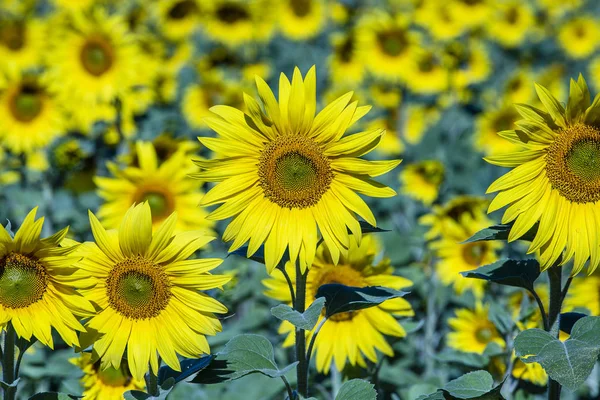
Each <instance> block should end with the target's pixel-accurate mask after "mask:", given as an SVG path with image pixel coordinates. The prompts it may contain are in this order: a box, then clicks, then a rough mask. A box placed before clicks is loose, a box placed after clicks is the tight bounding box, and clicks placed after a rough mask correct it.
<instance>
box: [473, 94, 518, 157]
mask: <svg viewBox="0 0 600 400" xmlns="http://www.w3.org/2000/svg"><path fill="white" fill-rule="evenodd" d="M518 119H519V113H517V110H515V108H514V106H513V105H512V104H501V105H499V106H495V107H490V108H489V109H488V110H486V111H484V112H483V113H481V114H479V115H478V116H477V119H476V124H475V135H474V138H473V139H474V147H475V149H476V150H478V151H481V152H482V153H484V154H485V155H496V154H499V153H507V152H510V151H514V150H517V149H519V146H518V145H516V144H514V143H511V142H509V141H507V140H504V139H503V138H502V137H501V136H498V132H502V131H507V130H511V129H515V128H516V125H515V122H517V120H518Z"/></svg>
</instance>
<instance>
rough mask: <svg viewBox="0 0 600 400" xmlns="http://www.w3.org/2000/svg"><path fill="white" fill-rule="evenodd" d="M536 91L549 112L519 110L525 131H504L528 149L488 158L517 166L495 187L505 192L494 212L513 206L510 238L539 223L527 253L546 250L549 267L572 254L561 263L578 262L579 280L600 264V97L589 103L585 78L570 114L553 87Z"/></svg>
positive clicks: (544, 262)
mask: <svg viewBox="0 0 600 400" xmlns="http://www.w3.org/2000/svg"><path fill="white" fill-rule="evenodd" d="M536 89H537V92H538V96H539V97H540V100H541V102H542V103H543V104H544V108H545V109H546V110H545V111H543V110H539V109H537V108H534V107H531V106H527V105H520V106H518V108H517V110H518V111H519V113H520V114H521V115H522V116H523V118H524V119H523V120H521V121H519V122H518V123H517V126H518V127H519V130H516V131H504V132H502V133H501V135H502V136H503V137H505V138H506V139H508V140H510V141H512V142H514V143H517V144H520V145H521V146H522V148H523V150H521V151H515V152H512V153H507V154H502V155H497V156H490V157H487V158H486V160H487V161H488V162H490V163H491V164H494V165H499V166H502V167H512V168H514V169H513V170H512V171H510V172H508V173H507V174H506V175H504V176H502V177H501V178H499V179H498V180H496V181H495V182H494V183H492V185H491V186H490V187H489V188H488V193H492V192H499V193H498V194H497V195H496V198H495V199H494V200H493V201H492V203H491V204H490V207H489V210H488V211H489V212H492V211H495V210H498V209H500V208H502V207H504V206H507V205H508V206H509V207H508V208H507V209H506V211H505V213H504V216H503V218H502V222H503V223H508V222H511V221H514V225H513V227H512V229H511V231H510V234H509V237H508V240H509V241H514V240H516V239H518V238H519V237H521V236H523V235H524V234H525V233H526V232H527V231H529V229H531V228H532V227H533V226H534V225H535V224H536V223H538V222H539V228H538V230H537V233H536V235H535V239H534V240H533V241H532V242H531V245H530V247H529V250H528V253H533V252H536V251H537V252H539V254H540V257H539V258H540V264H541V266H542V269H543V270H545V269H547V268H549V267H550V266H551V265H553V264H554V263H555V262H556V261H557V260H558V259H559V258H560V257H561V254H563V250H565V249H566V252H565V254H564V255H563V257H562V260H561V262H560V264H561V265H563V264H565V263H566V262H568V261H569V260H571V259H573V258H574V259H575V263H574V266H573V271H572V274H573V275H575V274H577V273H578V272H579V271H581V270H582V269H583V266H584V265H585V264H586V262H587V261H588V260H590V262H589V268H588V273H592V272H593V271H594V270H595V269H596V267H597V266H598V264H600V251H599V249H598V245H597V240H596V237H597V235H600V233H599V232H598V228H597V227H598V224H597V222H598V221H600V220H599V219H598V218H600V209H599V208H598V205H597V204H598V203H597V201H599V200H600V186H599V185H600V167H599V166H598V162H597V160H598V159H600V130H599V128H600V117H597V115H598V113H599V111H600V97H596V99H595V100H594V103H593V104H591V105H590V93H589V90H588V87H587V84H586V83H585V80H584V79H583V77H582V76H580V77H579V79H578V81H577V82H575V81H574V80H571V92H570V96H569V100H568V103H567V109H566V110H565V108H564V107H563V106H562V105H561V104H560V103H559V102H558V100H556V99H555V98H554V97H553V96H552V95H551V94H550V92H549V91H548V90H547V89H545V88H544V87H542V86H539V85H536Z"/></svg>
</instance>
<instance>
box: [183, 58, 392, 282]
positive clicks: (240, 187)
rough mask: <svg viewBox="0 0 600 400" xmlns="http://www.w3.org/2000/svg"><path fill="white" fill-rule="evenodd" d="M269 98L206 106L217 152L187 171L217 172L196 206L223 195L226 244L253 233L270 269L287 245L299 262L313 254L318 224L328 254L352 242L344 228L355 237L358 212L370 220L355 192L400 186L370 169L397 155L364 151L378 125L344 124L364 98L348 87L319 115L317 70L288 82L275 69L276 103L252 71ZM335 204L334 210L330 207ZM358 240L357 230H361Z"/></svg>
mask: <svg viewBox="0 0 600 400" xmlns="http://www.w3.org/2000/svg"><path fill="white" fill-rule="evenodd" d="M256 84H257V86H258V93H259V96H260V98H261V100H262V103H263V105H264V107H265V111H266V113H265V112H263V110H262V108H261V106H260V104H259V103H258V102H257V101H256V100H254V99H253V98H252V97H250V96H248V95H244V101H245V103H246V106H247V108H248V113H247V114H245V113H243V112H242V111H239V110H237V109H234V108H232V107H227V106H216V107H213V108H212V109H211V111H212V112H213V113H214V114H215V115H214V116H212V117H207V118H206V123H207V124H208V126H209V127H210V128H211V129H213V130H215V131H216V132H217V133H218V134H219V137H217V138H209V137H201V138H200V142H201V143H202V144H203V145H205V146H206V147H207V148H209V149H211V150H213V151H214V152H215V153H216V157H215V159H213V160H207V161H203V160H199V161H196V164H197V165H198V166H199V167H200V168H201V172H199V173H197V174H194V175H193V176H194V177H196V178H198V179H202V180H205V181H209V182H211V181H212V182H220V183H218V184H217V185H216V186H215V187H214V188H212V189H211V190H210V191H209V192H208V193H207V194H206V195H205V196H204V197H203V199H202V202H201V205H202V206H212V205H215V204H220V203H224V204H223V205H221V206H220V207H219V208H217V209H216V210H214V211H213V212H212V213H211V214H209V216H208V218H209V219H214V220H220V219H225V218H231V217H233V220H232V221H231V222H230V223H229V225H228V226H227V229H225V232H224V233H223V240H224V241H226V242H229V241H231V240H233V241H234V242H233V244H232V245H231V247H230V251H234V250H236V249H238V248H240V247H241V246H242V245H243V244H244V243H246V242H248V241H249V246H248V252H247V254H248V256H251V255H252V254H254V253H255V252H256V251H257V250H258V248H259V247H260V245H261V244H262V243H264V244H265V246H264V249H265V262H266V267H267V271H268V272H269V273H270V272H271V271H273V269H274V268H275V266H276V265H277V263H278V262H279V260H281V258H282V256H283V254H284V253H285V251H286V249H288V253H289V257H290V259H291V262H292V263H296V260H297V259H298V260H299V265H300V268H301V270H302V271H304V270H306V268H307V267H308V266H310V265H311V264H312V261H313V259H314V254H315V251H316V247H317V240H318V235H317V227H318V230H319V232H320V234H321V236H322V238H323V240H324V241H325V243H326V244H327V246H328V248H329V250H330V252H331V254H332V257H333V260H334V262H337V261H338V260H339V258H340V253H341V254H342V255H345V254H346V253H347V251H348V248H349V246H350V237H349V234H348V229H350V231H351V232H352V233H353V234H354V235H356V236H357V237H358V238H360V236H361V228H360V225H359V223H358V220H357V215H359V216H360V217H362V218H363V219H364V220H365V221H367V222H368V223H369V224H371V225H376V221H375V218H374V216H373V213H372V212H371V210H370V209H369V207H368V206H367V205H366V203H365V202H364V201H363V200H362V199H361V198H360V197H359V196H358V195H357V194H356V192H358V193H361V194H364V195H367V196H372V197H391V196H394V195H395V194H396V192H395V191H394V190H393V189H391V188H389V187H387V186H384V185H382V184H380V183H378V182H376V181H375V180H373V179H372V177H375V176H379V175H382V174H385V173H387V172H389V171H391V170H392V169H394V168H395V167H396V166H397V165H398V164H399V163H400V160H389V161H367V160H364V159H361V158H360V156H362V155H364V154H367V153H369V152H370V151H372V150H373V149H374V148H375V147H376V146H377V145H378V144H379V141H380V140H381V137H382V135H383V134H384V131H383V130H381V129H376V130H372V131H365V132H361V133H357V134H354V135H348V136H344V133H345V132H346V130H347V129H348V128H350V127H351V126H352V125H353V124H354V123H355V122H356V121H358V120H359V119H360V118H361V117H363V116H364V115H365V114H366V113H367V112H368V111H369V109H370V107H368V106H367V107H364V106H363V107H358V106H357V103H356V102H353V103H350V104H348V102H349V100H350V98H351V97H352V92H350V93H347V94H345V95H344V96H342V97H340V98H339V99H337V100H336V101H334V102H333V103H331V104H330V105H328V106H327V107H325V109H323V110H322V111H321V112H320V113H318V114H317V115H316V116H315V111H316V72H315V68H314V67H313V68H311V69H310V70H309V71H308V73H307V74H306V76H305V78H304V80H303V79H302V75H301V73H300V70H298V69H297V68H296V69H295V70H294V75H293V79H292V82H290V81H289V80H288V78H287V77H286V76H285V75H283V74H281V76H280V81H279V103H278V102H277V100H276V99H275V96H274V95H273V92H271V89H270V88H269V86H268V85H267V84H266V83H265V81H263V80H262V79H261V78H258V77H257V79H256ZM332 210H335V212H332ZM359 240H360V239H359Z"/></svg>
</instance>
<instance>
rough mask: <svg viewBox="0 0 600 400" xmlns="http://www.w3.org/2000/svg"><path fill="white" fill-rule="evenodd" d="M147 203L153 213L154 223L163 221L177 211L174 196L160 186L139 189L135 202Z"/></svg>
mask: <svg viewBox="0 0 600 400" xmlns="http://www.w3.org/2000/svg"><path fill="white" fill-rule="evenodd" d="M146 201H147V202H148V205H149V206H150V210H151V211H152V221H153V222H156V221H162V220H163V219H165V218H166V217H168V216H169V215H171V213H172V212H173V211H175V202H174V199H173V196H172V195H171V194H170V193H168V192H167V191H166V190H165V189H164V188H160V187H159V186H158V185H157V186H150V187H141V188H139V189H138V192H137V193H136V194H135V196H134V202H135V203H143V202H146Z"/></svg>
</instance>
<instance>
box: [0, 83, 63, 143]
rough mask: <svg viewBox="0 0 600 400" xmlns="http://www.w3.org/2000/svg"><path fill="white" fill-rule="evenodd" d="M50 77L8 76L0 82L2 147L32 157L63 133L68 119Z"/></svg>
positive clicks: (0, 139) (0, 136) (0, 132)
mask: <svg viewBox="0 0 600 400" xmlns="http://www.w3.org/2000/svg"><path fill="white" fill-rule="evenodd" d="M46 78H47V76H44V75H34V74H27V73H20V72H18V71H13V72H11V73H7V79H6V81H5V82H2V80H0V120H1V121H2V124H0V144H2V145H3V146H4V147H6V148H7V149H10V150H11V151H13V152H15V153H31V152H34V151H35V150H37V149H39V148H41V147H44V146H46V145H47V144H49V143H50V142H52V140H54V139H55V138H57V137H58V136H61V135H62V134H63V133H64V127H65V115H64V112H63V110H62V109H61V107H60V105H59V102H58V101H57V98H56V95H55V93H54V92H53V91H52V90H51V89H50V88H49V85H48V79H46Z"/></svg>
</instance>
